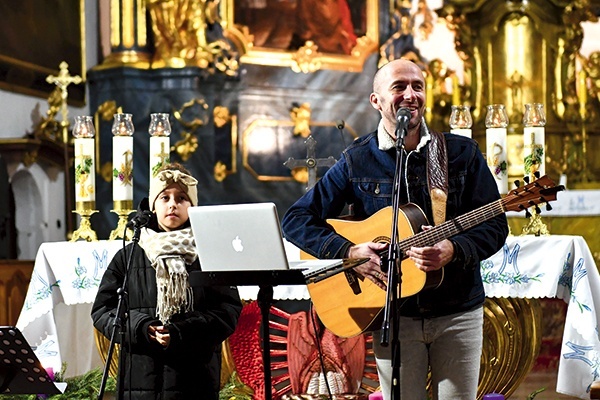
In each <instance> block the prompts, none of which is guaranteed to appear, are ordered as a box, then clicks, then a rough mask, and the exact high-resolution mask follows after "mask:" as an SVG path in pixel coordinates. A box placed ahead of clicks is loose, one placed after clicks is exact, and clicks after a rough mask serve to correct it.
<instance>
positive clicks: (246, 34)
mask: <svg viewBox="0 0 600 400" xmlns="http://www.w3.org/2000/svg"><path fill="white" fill-rule="evenodd" d="M234 1H235V0H224V1H223V2H222V3H221V16H222V19H223V20H222V21H221V25H222V26H223V28H224V30H225V35H226V36H227V37H228V38H229V39H230V40H232V41H233V42H234V43H236V45H237V46H238V49H239V50H240V51H241V53H242V57H241V62H243V63H247V64H259V65H267V66H275V67H289V68H291V69H292V70H294V71H295V72H304V73H309V72H314V71H317V70H320V69H333V70H341V71H348V72H360V71H362V69H363V64H364V63H365V61H366V59H367V58H368V57H369V56H370V55H371V54H373V53H376V52H377V51H378V44H379V6H378V0H364V1H365V6H366V19H367V28H366V34H365V35H364V36H362V37H360V38H358V39H357V42H356V46H355V47H354V48H353V49H352V51H351V54H350V55H343V54H333V53H321V52H319V51H318V49H317V48H316V47H315V46H314V44H313V43H311V42H310V41H307V42H306V43H305V44H304V46H302V47H301V48H300V49H298V50H297V51H286V50H280V49H275V48H268V47H254V43H253V41H254V37H253V35H252V32H250V31H249V29H248V27H247V26H244V25H239V24H236V23H235V21H234V15H235V13H234V7H235V6H234Z"/></svg>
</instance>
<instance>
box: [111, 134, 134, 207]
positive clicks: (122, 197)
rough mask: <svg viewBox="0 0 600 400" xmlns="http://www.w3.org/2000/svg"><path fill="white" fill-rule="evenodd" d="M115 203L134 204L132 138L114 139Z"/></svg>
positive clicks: (118, 137) (120, 137) (115, 137)
mask: <svg viewBox="0 0 600 400" xmlns="http://www.w3.org/2000/svg"><path fill="white" fill-rule="evenodd" d="M113 201H114V202H133V137H132V136H114V137H113ZM129 207H130V208H131V205H129Z"/></svg>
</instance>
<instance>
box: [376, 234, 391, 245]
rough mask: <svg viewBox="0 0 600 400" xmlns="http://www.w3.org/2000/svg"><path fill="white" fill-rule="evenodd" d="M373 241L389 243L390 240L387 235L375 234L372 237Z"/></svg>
mask: <svg viewBox="0 0 600 400" xmlns="http://www.w3.org/2000/svg"><path fill="white" fill-rule="evenodd" d="M373 242H374V243H387V244H389V243H390V242H391V240H390V238H389V237H387V236H377V237H376V238H375V239H373Z"/></svg>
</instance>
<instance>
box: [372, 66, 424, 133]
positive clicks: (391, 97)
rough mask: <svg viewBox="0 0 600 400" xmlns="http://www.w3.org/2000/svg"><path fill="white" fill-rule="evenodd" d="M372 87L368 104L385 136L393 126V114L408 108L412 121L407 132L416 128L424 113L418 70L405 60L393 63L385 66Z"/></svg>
mask: <svg viewBox="0 0 600 400" xmlns="http://www.w3.org/2000/svg"><path fill="white" fill-rule="evenodd" d="M378 74H379V76H378V77H377V78H376V79H375V82H374V84H373V90H374V91H373V93H372V94H371V97H370V101H371V105H372V106H373V108H375V109H376V110H378V111H379V112H380V113H381V116H382V118H383V119H384V123H385V124H386V128H387V129H388V133H392V132H390V130H389V127H391V126H395V125H396V113H397V111H398V110H399V109H400V108H404V107H405V108H408V109H409V110H410V113H411V118H410V121H409V123H408V129H409V130H411V129H414V128H417V127H419V125H420V124H421V120H422V117H423V113H424V111H425V99H426V95H425V79H424V78H423V73H422V72H421V69H420V68H419V67H418V66H417V65H416V64H414V63H413V62H410V61H407V60H402V59H400V60H394V61H392V62H390V63H389V64H387V65H385V66H384V67H383V68H382V69H381V70H380V71H379V73H378Z"/></svg>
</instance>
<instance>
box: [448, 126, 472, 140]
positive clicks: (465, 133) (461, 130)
mask: <svg viewBox="0 0 600 400" xmlns="http://www.w3.org/2000/svg"><path fill="white" fill-rule="evenodd" d="M450 133H454V134H455V135H460V136H464V137H468V138H471V137H472V132H471V129H468V128H456V129H450Z"/></svg>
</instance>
